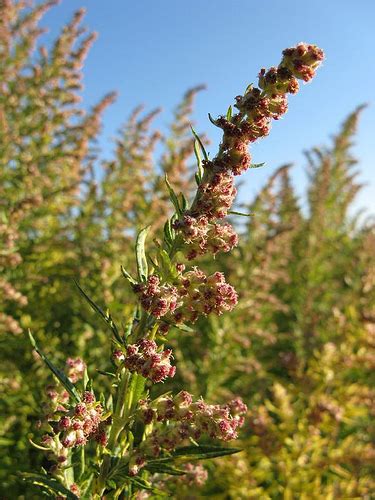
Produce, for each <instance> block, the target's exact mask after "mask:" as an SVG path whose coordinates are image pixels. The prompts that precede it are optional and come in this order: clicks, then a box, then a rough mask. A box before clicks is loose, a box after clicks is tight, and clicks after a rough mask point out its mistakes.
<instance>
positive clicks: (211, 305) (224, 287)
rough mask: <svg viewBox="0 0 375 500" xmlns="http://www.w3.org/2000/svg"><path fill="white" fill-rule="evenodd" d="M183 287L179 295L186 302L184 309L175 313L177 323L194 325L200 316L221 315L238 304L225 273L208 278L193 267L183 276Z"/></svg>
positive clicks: (180, 288)
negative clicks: (185, 322)
mask: <svg viewBox="0 0 375 500" xmlns="http://www.w3.org/2000/svg"><path fill="white" fill-rule="evenodd" d="M181 285H182V286H180V287H179V294H180V296H181V297H183V299H184V300H183V305H182V307H180V308H179V309H178V310H177V311H176V312H175V313H174V319H175V320H176V322H177V323H180V322H183V321H190V322H192V323H194V322H195V321H196V320H197V319H198V316H199V315H200V314H202V315H204V316H207V315H208V314H211V313H212V312H213V313H215V314H217V315H220V314H222V313H223V312H224V311H231V310H232V309H233V308H234V306H235V305H236V304H237V293H236V291H235V289H234V288H233V287H232V286H231V285H229V284H228V283H226V281H225V277H224V274H223V273H219V272H216V273H214V274H211V275H210V276H206V274H205V273H204V272H203V271H201V270H200V269H198V268H197V267H193V269H192V270H191V271H188V272H186V273H185V274H184V275H183V277H182V281H181Z"/></svg>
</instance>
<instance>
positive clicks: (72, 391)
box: [29, 330, 81, 403]
mask: <svg viewBox="0 0 375 500" xmlns="http://www.w3.org/2000/svg"><path fill="white" fill-rule="evenodd" d="M29 339H30V343H31V345H32V347H33V348H34V349H35V351H36V352H37V353H38V354H39V356H40V357H41V358H42V360H43V361H44V362H45V364H46V365H47V366H48V368H49V369H50V370H51V372H52V373H53V374H54V375H55V377H57V378H58V379H59V381H60V383H61V384H62V385H63V386H64V387H65V389H66V390H67V391H68V392H69V394H70V395H71V397H72V398H73V399H75V400H76V401H77V403H79V402H80V401H81V397H80V395H79V393H78V391H77V389H76V388H75V386H74V385H73V384H72V382H71V381H70V380H69V379H68V377H67V376H66V375H65V373H64V372H62V371H61V370H60V369H59V368H56V366H55V365H54V364H53V363H52V362H51V361H50V360H49V359H48V358H47V356H46V355H45V354H44V353H43V352H42V351H41V350H40V349H39V347H38V345H37V343H36V341H35V339H34V337H33V336H32V333H31V331H30V330H29Z"/></svg>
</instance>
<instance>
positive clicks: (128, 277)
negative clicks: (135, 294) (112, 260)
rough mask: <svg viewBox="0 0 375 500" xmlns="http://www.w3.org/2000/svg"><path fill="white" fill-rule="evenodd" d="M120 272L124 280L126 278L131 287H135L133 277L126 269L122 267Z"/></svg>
mask: <svg viewBox="0 0 375 500" xmlns="http://www.w3.org/2000/svg"><path fill="white" fill-rule="evenodd" d="M121 272H122V275H123V276H124V278H126V279H127V280H128V281H129V282H130V283H131V284H132V285H135V284H136V283H137V282H136V280H135V279H134V278H133V276H131V275H130V274H129V273H128V272H127V271H126V269H125V268H124V266H121Z"/></svg>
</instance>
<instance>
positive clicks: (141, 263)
mask: <svg viewBox="0 0 375 500" xmlns="http://www.w3.org/2000/svg"><path fill="white" fill-rule="evenodd" d="M149 229H150V226H147V227H145V228H144V229H142V230H141V231H140V232H139V234H138V236H137V241H136V243H135V257H136V260H137V270H138V277H139V280H140V281H146V280H147V276H148V265H147V258H146V251H145V241H146V237H147V233H148V231H149Z"/></svg>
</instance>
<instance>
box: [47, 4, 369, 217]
mask: <svg viewBox="0 0 375 500" xmlns="http://www.w3.org/2000/svg"><path fill="white" fill-rule="evenodd" d="M82 6H83V7H86V9H87V15H86V19H85V24H86V25H87V26H88V27H89V28H90V29H91V30H94V31H97V32H99V38H98V40H97V41H96V43H95V45H94V47H93V48H92V50H91V52H90V54H89V57H88V58H87V60H86V65H85V89H84V93H83V96H84V103H85V105H86V106H90V105H92V104H93V103H95V102H96V101H97V100H98V99H99V98H100V97H101V96H102V95H103V94H104V93H106V92H107V91H109V90H117V91H118V92H119V98H118V100H117V102H116V103H115V104H114V105H113V106H112V107H111V108H110V109H109V110H107V111H106V114H105V117H104V130H103V134H102V138H101V146H102V148H103V151H104V152H105V153H106V154H109V152H110V149H111V138H113V136H114V134H115V131H116V130H117V129H118V128H119V126H120V125H121V123H122V122H123V121H124V120H125V118H126V117H127V115H128V114H129V112H130V110H131V109H132V108H133V107H134V106H135V105H137V104H139V103H143V104H145V105H146V107H147V108H149V109H151V108H153V107H157V106H162V107H163V109H164V113H163V115H162V116H161V117H160V118H159V119H158V120H157V121H156V126H157V127H159V128H161V129H162V130H163V129H164V127H165V126H166V124H167V123H168V122H169V121H170V119H171V112H172V110H173V107H174V106H175V105H176V104H177V103H178V101H179V99H180V97H181V95H182V94H183V92H184V91H185V90H186V89H187V88H188V87H191V86H194V85H196V84H200V83H205V84H207V90H206V91H204V92H202V93H201V94H200V96H199V98H198V101H197V105H196V112H195V116H194V119H195V120H196V122H197V128H198V129H200V130H207V132H208V134H209V136H210V137H211V139H212V140H213V144H212V145H211V146H210V148H209V149H210V150H211V151H212V153H215V148H216V143H217V141H218V139H219V135H218V131H217V129H215V127H213V126H212V125H211V124H210V123H209V122H208V120H207V112H210V113H211V114H212V115H213V116H215V115H218V114H221V113H224V112H225V111H226V109H227V107H228V105H229V104H232V102H233V97H234V96H236V95H238V94H239V93H241V92H243V91H244V89H245V87H246V85H247V84H248V83H250V82H255V81H256V75H257V73H258V70H259V69H260V68H261V67H263V66H266V67H269V66H272V65H276V64H278V62H279V61H280V54H281V51H282V49H284V48H285V47H288V46H291V45H295V44H296V43H298V42H300V41H306V42H309V43H314V44H317V45H319V46H320V47H322V48H323V49H324V51H325V53H326V61H325V62H324V64H323V67H322V68H321V69H320V70H319V72H318V75H317V77H316V79H315V80H314V81H313V82H312V83H311V84H308V85H304V86H302V89H301V92H300V93H299V94H297V95H296V96H291V98H290V105H289V111H288V113H287V114H286V116H285V118H283V120H281V121H279V122H277V123H274V125H273V130H272V131H271V134H270V136H269V137H268V138H266V139H264V140H263V141H260V142H259V143H258V144H257V145H255V146H254V147H253V148H252V155H253V161H254V162H256V163H259V162H266V165H267V166H266V167H265V168H263V169H258V170H251V171H249V172H247V173H246V174H245V176H244V177H245V179H244V180H245V181H246V184H245V187H244V188H243V190H242V196H241V198H242V200H245V199H250V198H251V197H252V195H253V194H254V193H255V192H256V191H257V190H258V189H259V187H260V186H261V185H262V184H263V183H264V181H265V179H266V178H267V177H268V176H269V175H270V174H271V173H272V171H273V170H274V169H276V168H277V167H278V166H279V165H281V164H284V163H288V162H294V163H295V167H294V169H293V180H294V184H295V186H296V188H297V190H298V192H299V193H302V192H303V188H304V186H305V179H306V176H305V172H304V169H305V160H304V156H303V153H302V152H303V150H305V149H307V148H309V147H311V146H315V145H320V144H324V143H327V141H328V140H329V137H330V135H332V134H333V133H335V132H336V131H337V130H338V127H339V125H340V123H341V122H342V120H343V119H344V118H345V117H346V115H347V114H348V113H349V112H351V111H352V110H353V109H354V108H355V107H356V106H357V105H358V104H361V103H363V102H367V103H369V104H370V106H369V108H367V109H366V111H365V112H364V113H363V116H362V119H361V123H360V128H359V134H358V137H357V143H356V147H355V149H354V151H355V154H356V155H357V156H358V158H359V159H360V165H359V166H360V169H361V176H360V179H361V181H362V182H364V183H368V184H369V186H368V187H366V188H364V190H363V191H362V193H361V194H360V195H359V197H358V200H357V203H356V206H357V207H358V208H359V207H366V208H367V209H368V210H369V211H370V212H372V213H375V173H374V169H375V161H374V158H373V153H374V142H375V103H374V89H375V65H374V62H375V60H374V54H375V29H374V22H375V0H357V1H356V2H354V1H353V0H314V1H310V2H307V1H304V2H302V1H298V2H297V1H295V0H289V1H288V2H286V1H282V0H270V1H268V2H262V1H257V2H255V1H253V0H189V1H187V0H134V1H130V0H62V2H61V4H60V5H59V6H57V7H55V8H54V9H52V10H51V11H50V12H49V13H48V14H47V16H46V17H45V20H44V21H43V24H44V25H45V26H48V27H49V28H50V35H48V37H50V36H54V35H56V34H57V33H58V29H59V27H60V26H61V25H62V24H63V23H64V22H65V21H67V20H68V19H69V18H70V16H71V14H72V12H73V11H74V10H76V9H78V8H79V7H82Z"/></svg>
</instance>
